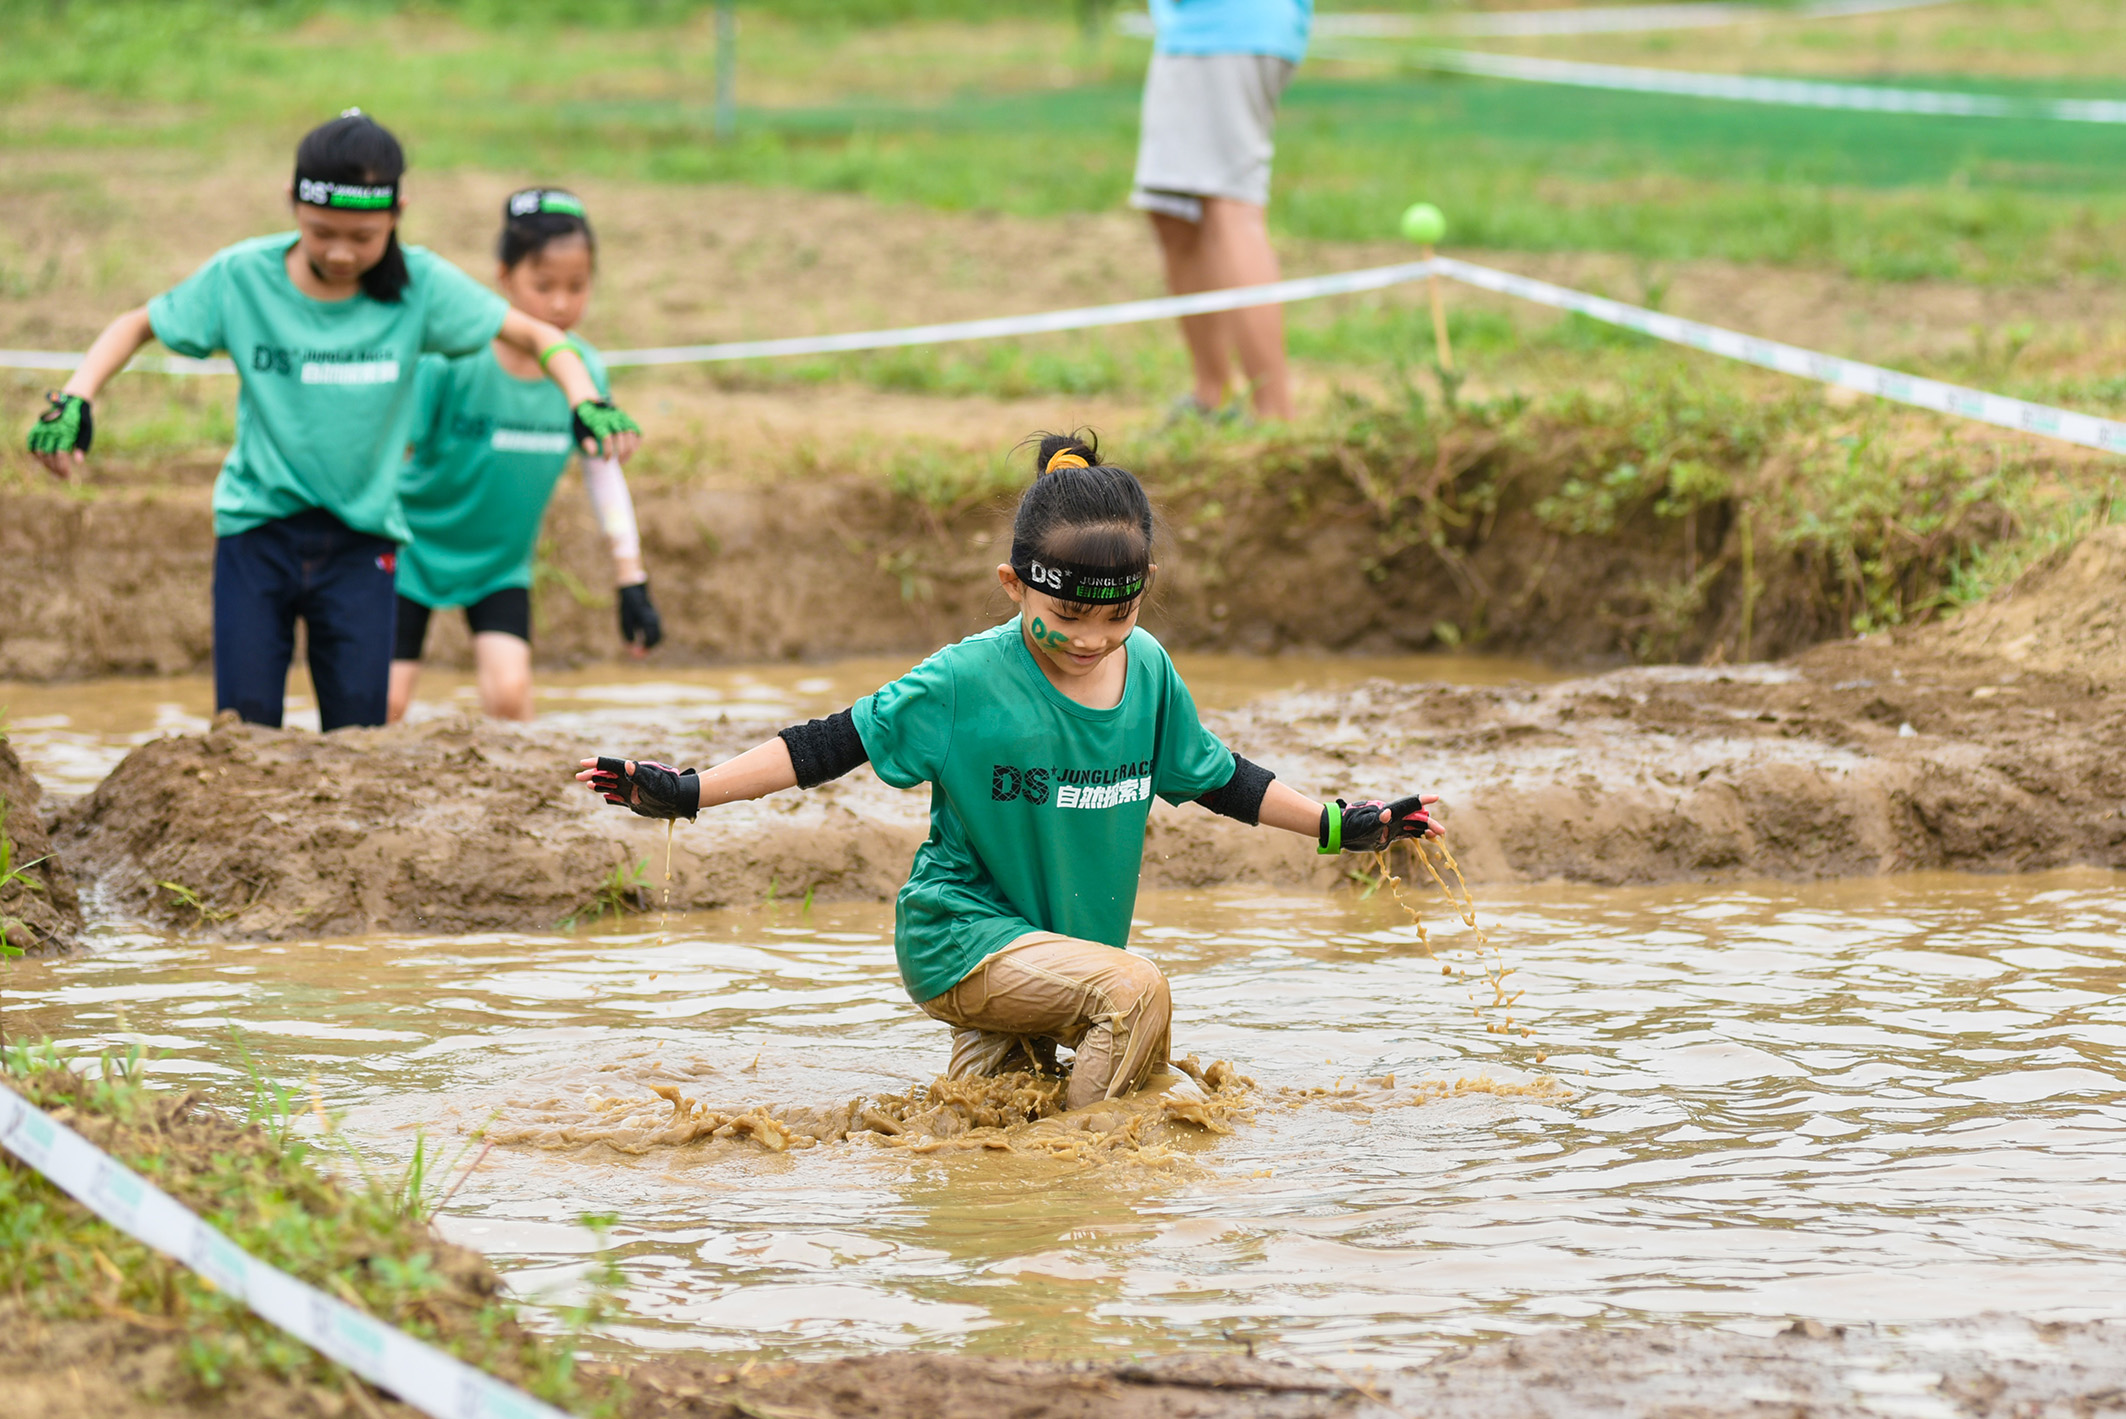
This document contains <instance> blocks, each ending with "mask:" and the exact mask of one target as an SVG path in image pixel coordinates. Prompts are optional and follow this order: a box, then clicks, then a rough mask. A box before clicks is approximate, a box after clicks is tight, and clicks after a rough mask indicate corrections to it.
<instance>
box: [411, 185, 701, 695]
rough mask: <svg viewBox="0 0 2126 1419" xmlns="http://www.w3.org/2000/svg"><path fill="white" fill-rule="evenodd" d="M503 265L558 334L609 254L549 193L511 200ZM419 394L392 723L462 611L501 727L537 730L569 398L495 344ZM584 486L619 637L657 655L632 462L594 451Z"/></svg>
mask: <svg viewBox="0 0 2126 1419" xmlns="http://www.w3.org/2000/svg"><path fill="white" fill-rule="evenodd" d="M496 257H497V260H498V261H499V263H500V265H499V266H498V268H497V270H496V273H495V280H496V284H498V285H499V286H501V288H502V294H503V295H505V296H507V297H508V298H509V303H510V305H511V306H512V307H513V308H514V309H516V310H519V311H522V312H524V313H525V314H527V315H530V316H533V317H535V318H536V319H539V320H543V321H545V322H547V323H548V324H550V325H552V326H553V327H554V328H555V329H556V330H561V331H567V330H570V329H572V328H573V327H574V326H575V324H576V322H577V321H579V320H581V319H582V318H583V311H584V307H585V306H587V305H589V304H590V298H591V279H592V276H593V275H594V274H595V272H596V269H597V260H598V245H597V238H596V237H595V236H594V235H593V234H592V232H591V224H590V219H589V217H588V216H587V215H586V214H585V213H584V210H583V203H582V202H581V201H579V200H578V199H577V198H576V197H575V196H574V195H573V194H571V193H567V192H559V191H555V190H554V189H552V188H542V187H533V188H527V189H525V190H524V191H522V192H513V193H511V194H510V196H509V200H508V201H507V202H505V203H503V205H502V236H501V240H500V241H499V243H498V244H497V249H496ZM569 344H570V347H571V348H572V349H574V351H575V352H576V354H577V355H578V356H579V357H580V358H581V359H582V360H583V363H584V365H585V367H586V368H588V369H589V370H590V373H591V377H592V379H594V380H596V381H597V384H598V388H599V389H600V391H604V390H605V389H606V388H607V386H606V379H605V364H604V362H603V361H602V360H600V359H599V358H598V353H597V351H595V350H593V349H592V348H591V347H590V346H589V345H587V344H585V343H584V342H583V341H581V340H579V339H577V338H576V337H575V336H573V335H571V336H569ZM415 398H416V412H415V415H414V421H413V447H412V449H411V451H410V452H409V455H408V457H407V460H406V472H405V478H404V481H403V482H402V483H401V485H400V497H401V499H402V500H403V501H404V503H405V507H406V523H407V526H409V527H410V528H412V530H413V541H412V543H411V544H410V545H408V546H407V547H406V549H405V550H404V551H403V552H401V553H400V555H399V576H398V590H399V615H398V638H397V639H398V644H397V648H396V649H395V650H394V651H393V652H392V656H391V720H392V722H393V723H397V722H398V721H399V720H400V719H402V718H404V717H405V714H406V706H407V705H408V704H409V703H411V701H412V700H413V690H414V685H415V684H416V682H418V681H419V679H420V676H421V646H422V642H423V641H425V640H426V639H427V636H428V617H429V613H430V612H431V611H433V610H435V609H436V608H437V607H441V606H462V607H464V608H465V620H466V622H467V623H468V624H469V625H470V626H471V627H472V645H473V661H474V664H475V666H476V667H477V670H478V678H479V684H480V704H481V707H482V708H484V709H485V710H486V711H487V713H489V714H491V715H493V716H494V717H495V718H497V719H530V718H531V717H532V677H531V584H532V550H533V548H534V546H535V545H536V544H537V542H538V540H539V522H540V519H541V518H543V517H544V516H545V515H546V504H547V502H548V501H549V500H550V499H551V498H552V497H553V495H554V485H555V484H556V483H557V482H559V481H560V479H561V473H562V470H563V469H565V468H566V467H568V456H569V454H570V452H571V451H572V449H573V440H572V439H571V438H570V437H569V408H568V396H567V395H565V394H563V393H562V392H561V391H560V390H558V389H556V388H554V386H553V385H552V384H551V383H549V382H548V380H547V379H546V377H545V375H544V374H542V373H541V372H540V370H539V362H538V361H537V360H536V359H534V358H533V357H532V356H531V355H530V354H528V353H525V352H523V351H520V350H517V349H515V348H514V347H512V346H511V345H510V344H509V343H508V342H507V341H505V340H495V341H493V342H491V343H490V344H489V345H488V346H487V347H486V348H485V349H483V350H481V351H479V352H478V353H477V354H472V355H465V356H462V357H460V358H458V359H445V358H444V357H442V356H440V355H429V356H426V357H424V358H423V359H422V361H421V367H420V374H419V376H418V381H417V393H416V396H415ZM583 484H584V487H585V488H586V489H587V490H588V491H589V493H590V497H591V506H592V508H593V509H594V510H595V511H596V513H597V515H598V525H599V527H600V528H602V529H603V530H604V532H605V535H606V539H607V541H608V542H610V543H611V545H612V551H613V584H614V585H615V586H616V587H618V588H619V592H620V638H621V639H622V640H624V641H626V642H627V643H628V646H629V649H630V650H631V651H632V652H633V653H634V654H636V655H638V656H639V655H644V654H647V653H648V651H649V648H650V647H651V646H653V645H655V644H657V642H658V641H660V640H662V639H663V638H664V628H663V625H662V623H661V622H660V621H659V620H658V617H657V609H656V607H654V606H652V605H651V604H650V583H649V578H648V577H647V576H645V575H644V574H643V570H642V546H641V542H640V540H639V538H638V537H637V534H636V530H635V505H634V503H633V501H632V500H630V499H629V497H628V492H627V480H626V478H625V477H624V475H622V473H621V471H620V460H618V459H617V458H593V457H589V456H586V457H585V458H584V460H583Z"/></svg>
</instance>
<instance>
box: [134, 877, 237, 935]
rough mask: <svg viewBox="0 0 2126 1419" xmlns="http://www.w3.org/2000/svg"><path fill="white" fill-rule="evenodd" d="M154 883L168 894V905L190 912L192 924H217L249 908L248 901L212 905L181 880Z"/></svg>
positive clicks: (231, 918)
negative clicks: (239, 905)
mask: <svg viewBox="0 0 2126 1419" xmlns="http://www.w3.org/2000/svg"><path fill="white" fill-rule="evenodd" d="M155 885H156V886H157V887H159V888H161V889H162V890H163V891H165V892H168V893H169V894H170V906H171V907H172V908H173V909H175V910H177V911H188V912H191V913H192V924H193V925H194V926H214V925H218V924H219V923H221V922H224V921H230V920H233V919H234V918H236V917H239V916H242V915H243V914H244V913H245V912H246V911H248V910H249V909H250V907H249V904H248V903H247V904H245V905H244V906H241V907H217V906H214V905H212V904H210V903H209V902H208V901H207V900H206V899H205V898H203V897H201V896H200V894H199V893H198V892H197V891H196V890H194V889H193V888H191V887H187V886H186V885H185V884H184V883H182V882H157V883H156V884H155Z"/></svg>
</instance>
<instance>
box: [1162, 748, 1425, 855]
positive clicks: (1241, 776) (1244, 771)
mask: <svg viewBox="0 0 2126 1419" xmlns="http://www.w3.org/2000/svg"><path fill="white" fill-rule="evenodd" d="M1196 801H1197V802H1198V803H1201V804H1202V805H1203V806H1204V807H1206V808H1208V809H1210V810H1211V811H1212V812H1213V813H1223V814H1225V815H1226V816H1227V817H1232V818H1238V819H1240V820H1241V821H1242V822H1244V823H1260V824H1262V825H1263V826H1265V827H1270V828H1282V829H1284V830H1285V831H1286V832H1288V833H1303V834H1305V835H1306V836H1307V837H1310V838H1312V839H1314V843H1315V846H1316V847H1318V848H1320V850H1321V851H1322V852H1324V853H1331V852H1379V851H1380V850H1381V849H1382V848H1385V847H1386V846H1387V845H1388V844H1389V843H1392V842H1400V841H1402V840H1403V839H1404V838H1436V837H1440V836H1441V832H1440V827H1439V824H1437V823H1435V822H1433V821H1432V818H1431V815H1429V814H1428V813H1426V812H1425V810H1426V809H1427V808H1429V807H1431V806H1432V805H1433V804H1435V803H1437V802H1439V795H1438V794H1436V793H1415V794H1412V795H1410V796H1409V797H1408V798H1398V799H1396V800H1395V801H1394V802H1393V803H1384V802H1381V801H1380V800H1378V799H1368V800H1367V801H1365V802H1363V803H1346V802H1344V801H1343V800H1342V799H1341V798H1339V799H1337V800H1336V801H1335V802H1334V803H1316V802H1315V801H1314V800H1313V799H1311V798H1308V797H1307V796H1306V795H1305V794H1303V793H1300V792H1299V791H1298V790H1296V789H1293V788H1290V787H1288V786H1286V785H1285V784H1282V783H1280V782H1278V781H1277V780H1276V779H1275V778H1274V777H1272V776H1271V774H1270V771H1269V770H1268V769H1265V768H1261V767H1260V766H1258V765H1255V764H1251V763H1249V762H1248V761H1247V760H1245V759H1242V758H1240V757H1239V756H1238V755H1237V754H1236V755H1235V756H1234V771H1233V783H1232V784H1229V785H1227V787H1226V788H1223V789H1220V790H1217V791H1216V792H1212V793H1207V794H1205V795H1204V796H1203V797H1201V798H1199V799H1197V800H1196Z"/></svg>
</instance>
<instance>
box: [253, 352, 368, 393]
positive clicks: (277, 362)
mask: <svg viewBox="0 0 2126 1419" xmlns="http://www.w3.org/2000/svg"><path fill="white" fill-rule="evenodd" d="M251 372H252V373H253V374H282V375H295V376H297V377H299V378H300V379H301V380H302V382H303V383H304V384H338V385H349V384H397V383H398V382H399V361H398V357H397V356H396V355H394V354H393V353H392V352H391V351H389V350H298V349H290V348H289V347H288V346H286V345H253V346H252V347H251Z"/></svg>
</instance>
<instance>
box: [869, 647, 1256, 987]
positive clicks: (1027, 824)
mask: <svg viewBox="0 0 2126 1419" xmlns="http://www.w3.org/2000/svg"><path fill="white" fill-rule="evenodd" d="M1122 653H1123V654H1125V655H1127V656H1128V657H1129V671H1128V675H1127V678H1126V679H1125V680H1124V682H1123V692H1122V703H1120V704H1119V705H1116V706H1115V707H1114V708H1113V709H1108V710H1096V709H1088V708H1086V707H1085V706H1084V705H1081V704H1078V703H1076V702H1075V701H1072V700H1069V699H1066V698H1064V696H1063V695H1062V694H1061V693H1060V692H1059V691H1058V690H1057V689H1056V687H1055V686H1053V685H1051V684H1050V683H1049V682H1048V677H1047V676H1046V675H1044V674H1042V673H1041V667H1040V666H1039V665H1037V664H1035V663H1034V658H1033V651H1032V650H1030V649H1029V648H1028V647H1027V645H1026V641H1025V638H1024V636H1023V635H1022V634H1021V633H1020V630H1019V622H1018V620H1017V619H1016V618H1014V619H1013V620H1010V621H1007V622H1005V623H1004V624H1003V625H1001V626H998V627H996V628H995V629H994V630H988V631H984V632H982V633H981V634H980V635H974V636H969V637H968V638H967V639H966V640H963V641H961V642H959V643H958V644H956V645H949V646H947V647H945V648H944V649H943V650H941V651H939V652H938V653H937V654H935V655H933V656H931V657H930V658H929V659H928V660H926V661H924V662H923V663H922V664H921V665H918V666H916V667H915V669H913V670H911V671H909V672H908V673H907V674H906V675H903V676H902V677H901V678H900V679H898V680H896V681H894V682H893V683H892V684H890V685H888V686H886V687H885V688H884V689H881V690H880V691H878V692H877V693H876V694H873V695H867V696H866V697H865V698H863V699H861V700H858V701H857V702H856V707H855V719H856V732H857V734H858V735H859V736H860V737H861V738H862V739H863V741H864V750H865V752H866V753H867V754H869V755H870V757H871V767H872V769H873V770H874V771H875V772H876V773H877V774H878V776H879V777H880V778H882V779H884V780H885V781H886V782H887V783H890V784H892V785H893V786H894V787H896V788H913V787H915V786H916V785H917V784H919V783H929V784H931V785H932V788H931V791H930V837H929V840H928V841H926V842H925V843H924V844H923V845H922V847H921V848H919V849H917V851H916V854H915V867H914V869H913V871H911V872H910V874H909V877H908V885H907V886H905V887H903V888H901V894H900V900H899V902H898V904H897V906H896V909H895V913H894V950H895V952H896V954H897V955H898V956H899V958H900V967H901V980H902V981H903V982H904V983H905V984H906V985H907V987H908V994H909V996H910V997H912V998H913V999H915V1000H919V1001H921V1000H928V999H930V998H931V997H933V996H937V995H942V994H944V993H945V992H946V991H948V990H950V989H952V987H954V986H955V985H958V984H959V983H960V981H961V980H962V979H964V978H965V977H966V975H967V973H968V972H969V971H971V970H973V969H974V968H975V966H976V965H978V964H980V962H981V960H982V958H983V957H984V956H987V955H989V954H990V953H991V952H993V951H998V950H1001V949H1002V948H1004V947H1005V946H1007V945H1009V944H1010V943H1011V941H1012V939H1013V938H1014V937H1018V936H1023V935H1025V934H1026V933H1027V932H1029V931H1054V932H1059V933H1061V934H1062V935H1065V936H1075V937H1079V938H1081V939H1083V940H1086V941H1102V942H1105V943H1106V944H1108V945H1110V946H1123V945H1126V944H1127V943H1128V941H1129V922H1130V913H1131V912H1132V911H1134V910H1135V908H1136V904H1137V877H1138V874H1139V873H1140V872H1141V871H1142V869H1143V866H1144V831H1145V824H1146V820H1147V819H1148V818H1149V817H1150V816H1151V811H1152V795H1153V794H1155V793H1156V794H1158V795H1159V796H1160V797H1162V798H1164V799H1166V801H1167V802H1169V803H1185V802H1187V801H1189V800H1190V799H1193V798H1198V797H1201V796H1202V795H1203V794H1206V793H1209V792H1210V791H1211V790H1212V789H1215V788H1223V787H1224V786H1225V785H1226V784H1227V783H1228V782H1230V781H1231V779H1232V777H1233V754H1232V751H1231V750H1229V749H1227V748H1226V747H1225V745H1223V744H1221V743H1219V742H1218V740H1217V738H1216V736H1214V735H1212V734H1211V733H1210V731H1208V730H1206V729H1205V728H1204V727H1203V726H1202V724H1200V723H1199V722H1198V721H1197V719H1196V702H1195V701H1194V700H1193V699H1191V698H1190V697H1189V692H1188V686H1187V685H1184V684H1183V683H1182V682H1181V677H1180V675H1179V674H1177V673H1175V670H1174V663H1173V661H1171V660H1169V659H1167V655H1166V651H1165V649H1164V648H1163V647H1161V646H1160V644H1159V642H1158V641H1156V640H1154V639H1153V638H1152V636H1151V634H1150V633H1149V632H1147V631H1144V630H1142V629H1139V630H1135V631H1132V632H1130V636H1129V640H1128V642H1127V643H1126V644H1125V646H1124V648H1123V651H1122Z"/></svg>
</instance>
